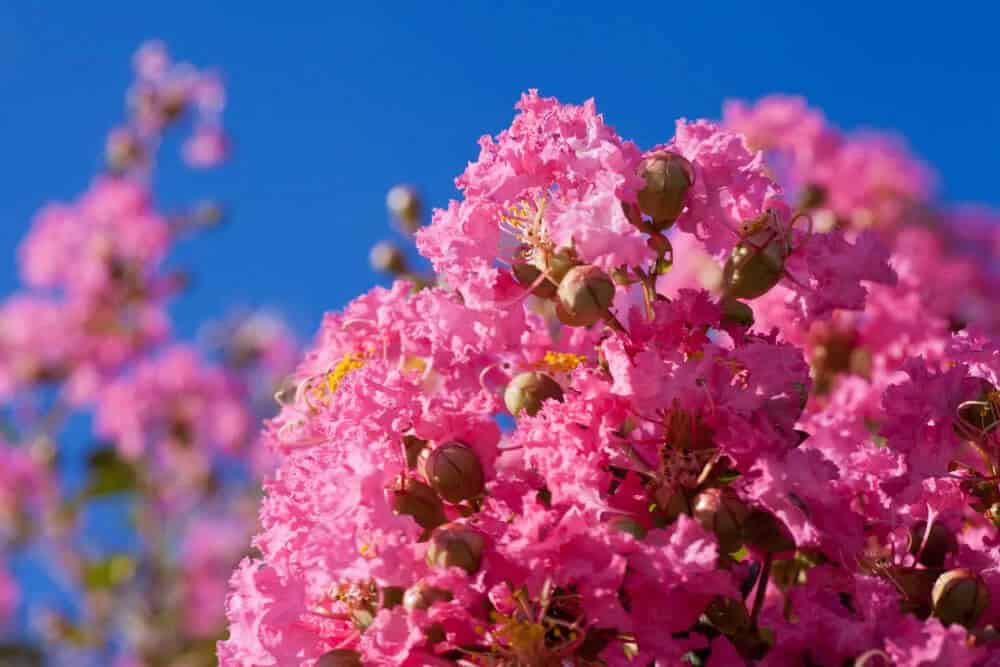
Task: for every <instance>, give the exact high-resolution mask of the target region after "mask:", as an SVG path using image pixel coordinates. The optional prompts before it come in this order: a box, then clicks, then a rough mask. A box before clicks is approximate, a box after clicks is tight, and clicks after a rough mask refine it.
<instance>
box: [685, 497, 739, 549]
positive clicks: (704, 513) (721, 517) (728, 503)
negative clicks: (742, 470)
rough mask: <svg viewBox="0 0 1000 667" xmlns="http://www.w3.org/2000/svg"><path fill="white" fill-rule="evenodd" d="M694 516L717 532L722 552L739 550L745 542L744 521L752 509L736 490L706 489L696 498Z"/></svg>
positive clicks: (706, 527)
mask: <svg viewBox="0 0 1000 667" xmlns="http://www.w3.org/2000/svg"><path fill="white" fill-rule="evenodd" d="M693 511H694V518H695V519H697V520H698V523H700V524H701V525H702V527H703V528H705V530H710V531H712V532H713V533H715V536H716V537H717V538H718V540H719V550H720V551H721V552H722V553H732V552H734V551H737V550H738V549H739V548H740V546H741V545H742V544H743V522H744V521H746V518H747V515H748V514H749V513H750V510H749V509H748V508H747V506H746V505H745V504H744V503H743V501H742V500H740V498H739V496H737V495H736V494H735V493H734V492H732V491H728V490H723V489H706V490H705V491H702V492H701V493H699V494H698V497H697V498H695V500H694V507H693Z"/></svg>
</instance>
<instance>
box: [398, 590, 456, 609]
mask: <svg viewBox="0 0 1000 667" xmlns="http://www.w3.org/2000/svg"><path fill="white" fill-rule="evenodd" d="M452 597H453V596H452V594H451V592H450V591H447V590H445V589H443V588H437V587H436V586H428V585H427V584H425V583H419V584H416V585H414V586H411V587H410V588H408V589H406V593H404V594H403V608H405V609H406V610H407V611H413V610H414V609H427V608H429V607H430V606H431V605H432V604H434V603H435V602H448V601H450V600H451V599H452Z"/></svg>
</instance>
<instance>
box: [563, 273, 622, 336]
mask: <svg viewBox="0 0 1000 667" xmlns="http://www.w3.org/2000/svg"><path fill="white" fill-rule="evenodd" d="M556 295H557V297H558V299H559V308H558V310H557V312H558V314H559V317H560V319H561V320H562V321H563V323H564V324H569V325H571V326H577V327H589V326H591V325H593V324H595V323H596V322H598V321H599V320H601V319H602V318H603V317H604V316H605V315H606V314H607V312H608V308H610V307H611V302H612V301H613V300H614V298H615V284H614V282H612V280H611V278H609V277H608V274H606V273H604V271H601V270H600V269H599V268H597V267H596V266H577V267H574V268H572V269H570V270H569V271H568V272H567V273H566V275H565V276H564V277H563V279H562V282H561V283H559V290H558V291H557V293H556Z"/></svg>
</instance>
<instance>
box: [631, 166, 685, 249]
mask: <svg viewBox="0 0 1000 667" xmlns="http://www.w3.org/2000/svg"><path fill="white" fill-rule="evenodd" d="M638 174H639V176H641V177H642V178H643V180H645V181H646V185H645V187H643V188H642V190H640V191H639V197H638V199H639V209H640V210H641V211H642V212H643V213H645V214H646V215H648V216H649V217H650V218H652V219H653V226H654V227H655V228H656V229H657V230H663V229H667V228H668V227H670V225H672V224H674V221H675V220H677V216H679V215H680V214H681V211H683V210H684V204H685V199H686V196H687V193H688V190H690V189H691V186H692V185H693V184H694V168H693V167H692V166H691V163H690V162H688V161H687V160H686V159H684V158H683V157H681V156H680V155H678V154H677V153H671V152H669V151H661V152H658V153H655V154H653V155H650V156H649V157H647V158H645V159H644V160H643V161H642V162H640V163H639V169H638Z"/></svg>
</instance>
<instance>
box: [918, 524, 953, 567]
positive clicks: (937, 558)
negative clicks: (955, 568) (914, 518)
mask: <svg viewBox="0 0 1000 667" xmlns="http://www.w3.org/2000/svg"><path fill="white" fill-rule="evenodd" d="M926 531H927V522H926V521H918V522H916V523H915V524H913V527H912V528H910V553H911V554H913V555H914V556H916V555H917V552H918V551H919V552H920V560H919V562H920V563H921V564H922V565H926V566H927V567H943V566H944V560H945V558H946V557H947V556H948V554H949V553H953V552H955V551H958V541H957V540H956V539H955V536H954V535H953V534H952V532H951V531H950V530H948V528H947V527H945V526H944V525H942V524H940V523H934V524H932V525H931V532H930V534H929V535H928V536H927V542H926V543H924V533H925V532H926ZM921 544H923V546H924V548H923V550H922V551H921V550H920V545H921Z"/></svg>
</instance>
